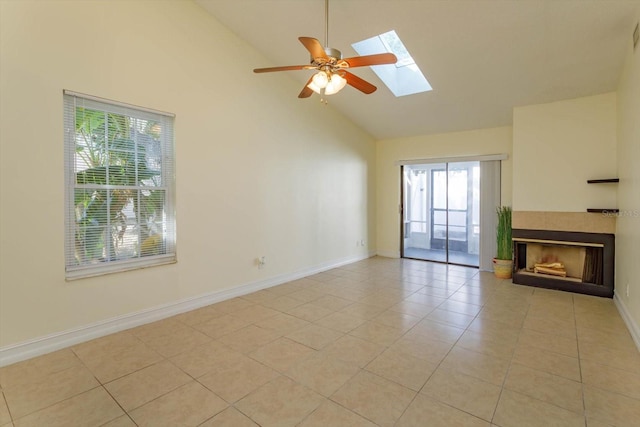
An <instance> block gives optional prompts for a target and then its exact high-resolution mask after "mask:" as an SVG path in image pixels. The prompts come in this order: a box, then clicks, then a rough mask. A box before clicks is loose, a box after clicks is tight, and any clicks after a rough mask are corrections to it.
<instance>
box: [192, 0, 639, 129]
mask: <svg viewBox="0 0 640 427" xmlns="http://www.w3.org/2000/svg"><path fill="white" fill-rule="evenodd" d="M196 2H197V3H198V4H200V5H201V6H202V7H204V8H205V9H206V10H207V11H209V12H210V13H211V14H212V15H214V16H215V17H216V18H217V19H218V20H219V21H220V22H222V23H223V24H224V25H226V26H227V27H229V28H230V29H231V30H232V31H233V32H234V33H236V34H237V35H238V36H239V37H240V38H242V39H244V40H245V41H247V42H248V43H249V44H250V45H252V46H253V47H254V48H256V49H257V50H258V51H260V52H261V53H262V54H263V55H265V57H266V58H268V62H265V63H260V64H255V67H256V68H261V67H270V66H278V65H298V64H306V63H308V61H309V54H308V52H307V51H306V50H305V48H304V47H303V46H302V44H300V42H299V41H298V37H299V36H309V37H315V38H317V39H318V40H320V42H321V43H324V32H325V31H324V28H325V24H324V23H325V20H324V19H325V18H324V0H196ZM639 10H640V0H330V1H329V45H330V47H333V48H336V49H339V50H341V51H342V55H343V57H350V56H357V54H356V52H355V51H354V50H353V48H352V47H351V44H352V43H354V42H357V41H360V40H364V39H366V38H369V37H372V36H375V35H377V34H380V33H383V32H386V31H389V30H395V31H396V32H397V33H398V35H399V36H400V38H401V39H402V41H403V42H404V44H405V46H406V47H407V49H408V50H409V52H410V53H411V55H412V56H413V58H414V60H415V61H416V63H417V64H418V66H419V67H420V68H421V69H422V72H423V73H424V74H425V76H426V77H427V79H428V80H429V82H430V83H431V85H432V86H433V88H434V89H433V91H432V92H426V93H421V94H416V95H409V96H404V97H400V98H396V97H394V96H393V94H392V93H391V92H390V91H389V90H388V89H387V88H386V87H385V86H384V84H383V83H382V82H381V81H380V80H379V79H378V77H377V76H376V75H375V74H374V73H373V71H372V70H371V69H370V68H369V67H363V68H354V69H352V70H351V71H352V72H353V73H354V74H357V75H358V76H360V77H362V78H364V79H366V80H368V81H369V82H371V83H373V84H374V85H376V86H377V87H378V90H377V91H376V92H374V93H373V94H371V95H364V94H362V93H361V92H359V91H357V90H355V89H353V88H351V87H347V88H345V89H344V90H342V91H341V92H340V93H339V94H337V95H333V96H330V97H329V98H328V99H329V103H330V105H331V106H332V107H334V108H336V109H337V110H339V111H340V112H342V113H343V114H344V115H345V116H347V117H349V118H350V119H351V120H352V121H353V122H355V123H356V124H358V125H359V126H360V127H362V128H363V129H365V130H366V131H367V132H369V133H370V134H371V135H372V136H373V137H375V138H376V139H389V138H398V137H404V136H413V135H422V134H432V133H440V132H450V131H459V130H469V129H479V128H487V127H494V126H503V125H509V124H511V121H512V108H513V107H515V106H522V105H530V104H538V103H545V102H552V101H556V100H562V99H570V98H576V97H581V96H588V95H594V94H599V93H604V92H609V91H614V90H616V87H617V82H618V78H619V76H620V72H621V70H622V65H623V61H624V58H625V54H626V52H627V49H628V46H629V43H630V41H631V37H632V33H633V29H634V27H635V24H636V17H637V16H638V11H639ZM247 71H248V72H251V70H247ZM282 73H286V74H287V75H290V76H291V78H293V79H296V81H299V82H300V89H302V85H303V84H304V83H305V82H306V81H307V79H308V78H309V76H310V75H311V74H312V71H308V70H304V71H284V72H282ZM255 78H256V79H270V78H274V77H273V74H256V75H255ZM298 92H299V91H292V92H291V97H297V95H298ZM298 102H319V97H318V95H315V94H314V96H312V97H311V98H309V99H301V100H298Z"/></svg>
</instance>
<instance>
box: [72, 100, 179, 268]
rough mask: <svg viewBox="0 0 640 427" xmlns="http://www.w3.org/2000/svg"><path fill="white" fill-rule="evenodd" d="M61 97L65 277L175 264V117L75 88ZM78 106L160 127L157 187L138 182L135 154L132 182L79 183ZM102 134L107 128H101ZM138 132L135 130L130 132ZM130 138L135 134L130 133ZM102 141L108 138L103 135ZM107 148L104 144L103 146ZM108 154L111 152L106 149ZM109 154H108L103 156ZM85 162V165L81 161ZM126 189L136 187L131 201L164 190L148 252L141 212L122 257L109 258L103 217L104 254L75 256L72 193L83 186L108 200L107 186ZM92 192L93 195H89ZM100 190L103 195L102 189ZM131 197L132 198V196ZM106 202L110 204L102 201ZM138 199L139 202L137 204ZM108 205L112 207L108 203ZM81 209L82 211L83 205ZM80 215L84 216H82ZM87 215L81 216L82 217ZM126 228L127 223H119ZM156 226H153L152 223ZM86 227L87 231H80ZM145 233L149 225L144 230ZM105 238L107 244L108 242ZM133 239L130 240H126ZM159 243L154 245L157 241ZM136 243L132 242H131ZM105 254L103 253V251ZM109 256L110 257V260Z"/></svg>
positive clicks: (108, 227) (75, 213)
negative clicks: (129, 250)
mask: <svg viewBox="0 0 640 427" xmlns="http://www.w3.org/2000/svg"><path fill="white" fill-rule="evenodd" d="M63 98H64V132H65V135H64V146H65V150H64V151H65V156H64V158H65V161H64V170H65V216H64V217H65V277H66V279H67V280H73V279H78V278H83V277H91V276H97V275H102V274H108V273H115V272H121V271H127V270H133V269H139V268H146V267H151V266H156V265H162V264H169V263H174V262H176V260H177V256H176V216H175V150H174V139H173V125H174V123H173V122H174V118H175V115H174V114H171V113H166V112H162V111H157V110H152V109H148V108H141V107H137V106H134V105H130V104H124V103H121V102H116V101H111V100H107V99H103V98H98V97H95V96H91V95H85V94H81V93H77V92H72V91H69V90H65V91H64V92H63ZM77 107H84V108H87V109H90V110H96V111H100V112H104V113H105V115H107V114H116V115H121V116H126V117H128V118H132V119H141V120H147V121H149V120H151V121H154V122H157V125H158V126H160V127H161V131H160V132H159V135H160V136H159V137H158V140H159V142H160V144H159V145H160V150H161V156H160V159H161V161H160V164H161V166H160V172H159V174H155V175H157V176H159V177H160V185H149V184H147V185H143V184H142V181H139V175H138V174H139V173H140V172H139V163H138V157H136V162H135V185H125V186H123V185H114V184H112V183H111V182H110V181H109V180H108V178H107V180H106V183H105V184H104V185H102V184H96V183H89V184H87V183H84V184H83V183H78V182H77V181H78V179H77V170H76V169H77V168H78V165H77V161H78V160H77V158H76V148H77V137H78V136H77V134H76V111H77V110H76V109H77ZM105 133H107V131H105ZM134 134H137V132H134ZM134 138H135V137H134ZM105 140H108V139H107V138H105ZM137 144H138V142H137V141H136V142H134V143H133V145H134V146H135V147H136V149H135V151H136V156H138V154H137V153H138V148H137V147H139V145H137ZM106 145H107V146H108V143H107V144H106ZM107 152H108V153H110V152H109V151H108V149H107ZM107 155H110V154H107ZM85 165H86V163H85ZM109 170H110V169H105V176H107V177H108V174H109ZM117 189H121V190H128V191H137V192H138V196H137V198H136V200H140V199H141V198H142V194H141V193H144V194H146V193H148V192H149V190H151V189H152V190H160V191H162V192H164V202H163V204H162V213H163V215H162V219H161V220H159V221H156V222H155V223H154V225H155V224H158V223H159V224H160V227H161V228H162V230H160V231H157V232H156V234H155V235H157V236H160V237H155V238H154V240H153V243H156V245H155V246H153V248H154V249H153V251H149V250H148V249H147V252H146V253H145V248H148V247H149V244H151V242H149V244H147V245H143V243H145V242H143V241H142V238H143V236H142V235H141V231H140V230H141V229H142V228H143V227H142V226H141V225H140V223H141V222H142V219H141V218H140V214H138V216H135V217H134V219H133V221H134V222H135V226H134V228H136V229H137V230H138V231H137V232H136V233H137V234H136V235H137V243H134V244H133V248H134V251H133V254H131V255H125V256H122V257H120V258H118V257H117V256H113V254H115V253H116V252H115V251H113V250H112V249H110V248H111V246H110V245H111V242H112V240H111V239H112V237H110V236H111V234H109V233H112V232H113V229H112V228H111V227H112V224H111V223H110V222H109V221H110V220H108V219H107V223H106V225H101V226H99V227H104V228H105V230H104V233H105V234H104V237H103V238H102V240H103V241H104V243H103V244H104V245H105V246H106V247H107V249H104V250H102V249H100V251H103V256H102V257H101V258H99V259H89V260H87V259H86V257H84V256H83V259H82V260H80V259H79V257H78V255H77V251H76V249H77V246H78V241H77V239H76V237H75V236H76V235H77V233H78V232H82V230H81V226H79V224H78V218H79V213H78V212H79V211H82V208H78V206H76V205H75V203H76V199H75V192H76V190H85V191H87V190H88V191H96V192H99V191H102V192H106V194H107V197H106V199H107V200H111V196H110V194H111V193H110V192H111V191H112V190H117ZM94 194H96V193H94ZM103 194H105V193H103ZM132 200H133V199H132ZM107 203H109V202H107ZM138 203H140V202H138ZM107 206H111V205H109V204H107ZM110 209H111V208H109V207H108V208H106V209H105V214H104V217H105V218H106V217H109V218H111V215H107V214H106V212H107V211H110ZM85 211H86V209H85ZM137 212H141V209H140V204H138V211H137ZM80 216H83V215H82V214H81V215H80ZM85 216H86V215H85ZM124 229H125V230H126V227H124ZM156 229H157V227H156ZM85 230H86V229H85ZM147 231H148V229H147ZM148 235H151V232H148ZM107 241H108V242H109V243H107ZM131 241H133V242H135V240H131ZM158 242H159V243H158ZM136 245H137V246H136ZM107 252H108V253H109V255H106V253H107ZM111 258H113V259H111Z"/></svg>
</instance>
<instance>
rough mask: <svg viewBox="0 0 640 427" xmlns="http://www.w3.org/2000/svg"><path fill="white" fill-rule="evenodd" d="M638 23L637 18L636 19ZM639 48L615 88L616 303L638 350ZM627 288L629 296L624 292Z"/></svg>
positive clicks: (629, 52) (630, 52) (630, 50)
mask: <svg viewBox="0 0 640 427" xmlns="http://www.w3.org/2000/svg"><path fill="white" fill-rule="evenodd" d="M638 21H640V14H639V15H638ZM639 165H640V45H639V46H638V47H636V50H635V52H634V51H633V47H632V44H631V42H629V46H628V50H627V57H626V61H625V67H624V71H623V73H622V75H621V77H620V83H619V87H618V175H619V177H620V183H619V184H618V186H617V188H618V207H619V209H620V216H619V217H618V219H617V221H616V226H617V230H616V299H617V300H618V302H619V303H621V305H622V306H623V310H624V311H625V312H626V314H628V316H629V317H630V318H631V322H629V319H627V323H628V324H630V329H631V330H632V332H634V334H635V335H634V338H635V339H636V343H637V345H638V347H639V348H640V265H638V257H639V254H640V167H639ZM627 285H628V286H629V296H627V293H626V290H627Z"/></svg>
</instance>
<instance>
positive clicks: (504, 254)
mask: <svg viewBox="0 0 640 427" xmlns="http://www.w3.org/2000/svg"><path fill="white" fill-rule="evenodd" d="M496 213H497V215H498V227H497V230H496V241H497V244H498V248H497V255H496V257H495V258H494V259H493V273H494V274H495V276H496V277H497V278H498V279H511V275H512V273H513V243H512V241H511V207H509V206H500V207H499V208H497V209H496Z"/></svg>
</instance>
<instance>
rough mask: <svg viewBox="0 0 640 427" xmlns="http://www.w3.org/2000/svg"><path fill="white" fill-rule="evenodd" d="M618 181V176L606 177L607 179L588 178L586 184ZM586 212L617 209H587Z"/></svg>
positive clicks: (612, 211)
mask: <svg viewBox="0 0 640 427" xmlns="http://www.w3.org/2000/svg"><path fill="white" fill-rule="evenodd" d="M617 182H620V178H607V179H588V180H587V184H609V183H613V184H615V183H617ZM587 212H591V213H618V212H620V211H619V210H618V209H587Z"/></svg>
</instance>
